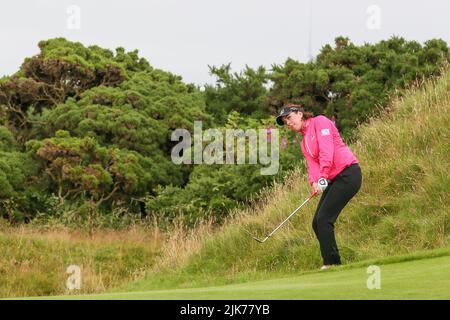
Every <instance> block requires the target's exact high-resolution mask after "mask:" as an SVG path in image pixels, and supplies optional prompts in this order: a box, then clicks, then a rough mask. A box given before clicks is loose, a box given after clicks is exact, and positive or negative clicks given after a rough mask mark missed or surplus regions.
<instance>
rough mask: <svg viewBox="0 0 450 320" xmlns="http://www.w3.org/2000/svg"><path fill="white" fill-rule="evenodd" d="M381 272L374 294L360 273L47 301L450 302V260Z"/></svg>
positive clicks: (398, 265) (397, 266)
mask: <svg viewBox="0 0 450 320" xmlns="http://www.w3.org/2000/svg"><path fill="white" fill-rule="evenodd" d="M379 267H380V270H381V288H380V289H368V287H367V280H368V278H369V276H370V274H368V273H367V267H359V268H351V269H341V268H336V269H335V270H328V271H325V272H315V273H308V274H304V275H299V276H295V277H286V278H280V279H274V280H265V281H256V282H248V283H241V284H235V285H226V286H215V287H204V288H193V289H176V290H154V291H140V292H127V293H112V294H99V295H83V296H60V297H46V299H48V298H50V299H151V300H171V299H180V300H184V299H189V300H197V299H199V300H208V299H219V300H220V299H240V300H245V299H450V256H443V257H437V258H430V259H421V260H414V261H408V262H401V263H393V264H383V265H380V266H379Z"/></svg>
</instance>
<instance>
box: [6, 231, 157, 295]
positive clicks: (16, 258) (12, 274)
mask: <svg viewBox="0 0 450 320" xmlns="http://www.w3.org/2000/svg"><path fill="white" fill-rule="evenodd" d="M163 243H164V238H163V236H162V234H159V233H158V232H157V229H155V230H154V232H144V230H140V229H139V228H132V229H128V230H122V231H117V230H109V231H108V230H101V231H100V230H99V231H97V232H95V234H94V235H92V236H89V235H88V234H87V233H83V232H79V231H74V230H69V229H64V228H57V229H54V230H51V229H50V230H48V229H42V230H41V229H39V228H37V227H33V228H30V227H28V226H26V227H24V226H22V227H14V228H12V227H10V226H5V225H3V226H2V225H0V297H1V298H6V297H20V296H41V295H59V294H79V293H93V292H102V291H105V290H108V289H111V288H113V287H116V286H119V285H123V284H124V283H126V282H129V281H132V280H136V279H140V278H142V277H143V275H144V274H145V270H147V269H149V268H150V267H151V266H152V265H153V264H154V262H155V261H156V257H157V256H158V255H159V254H160V247H161V245H162V244H163ZM70 265H77V266H79V267H80V269H81V289H80V290H73V291H72V290H69V289H68V287H67V285H66V283H67V279H68V277H69V276H70V274H67V268H68V267H69V266H70Z"/></svg>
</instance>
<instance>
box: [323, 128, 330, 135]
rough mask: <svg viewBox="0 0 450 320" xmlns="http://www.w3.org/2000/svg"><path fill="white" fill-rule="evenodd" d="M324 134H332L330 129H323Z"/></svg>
mask: <svg viewBox="0 0 450 320" xmlns="http://www.w3.org/2000/svg"><path fill="white" fill-rule="evenodd" d="M322 135H323V136H329V135H330V129H322Z"/></svg>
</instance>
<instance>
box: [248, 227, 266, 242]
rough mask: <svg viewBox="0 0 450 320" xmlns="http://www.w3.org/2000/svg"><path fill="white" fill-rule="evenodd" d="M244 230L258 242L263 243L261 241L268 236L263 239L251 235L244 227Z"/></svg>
mask: <svg viewBox="0 0 450 320" xmlns="http://www.w3.org/2000/svg"><path fill="white" fill-rule="evenodd" d="M244 231H245V232H247V233H248V234H249V235H250V236H251V237H252V238H253V240H255V241H257V242H259V243H263V242H265V241H266V240H267V239H268V237H266V238H265V239H264V240H261V239H258V238H257V237H255V236H253V235H252V234H251V233H250V232H249V231H248V230H246V229H244Z"/></svg>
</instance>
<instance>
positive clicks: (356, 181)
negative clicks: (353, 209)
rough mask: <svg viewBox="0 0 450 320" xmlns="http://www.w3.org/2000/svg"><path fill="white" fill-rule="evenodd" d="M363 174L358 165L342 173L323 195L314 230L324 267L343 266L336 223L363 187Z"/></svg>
mask: <svg viewBox="0 0 450 320" xmlns="http://www.w3.org/2000/svg"><path fill="white" fill-rule="evenodd" d="M361 181H362V174H361V168H360V167H359V165H358V164H352V165H351V166H349V167H347V168H345V169H344V170H342V171H341V173H339V174H338V175H337V176H336V177H335V178H334V179H333V181H331V182H330V183H329V184H328V187H327V188H326V190H325V191H324V192H323V193H322V197H321V198H320V201H319V204H318V206H317V209H316V213H315V215H314V218H313V223H312V226H313V229H314V233H315V234H316V237H317V239H318V240H319V243H320V252H321V254H322V258H323V264H324V265H332V264H341V257H340V255H339V249H338V247H337V244H336V239H335V237H334V223H335V222H336V219H337V218H338V216H339V214H340V213H341V211H342V209H343V208H344V207H345V206H346V204H347V203H348V202H349V201H350V199H351V198H353V196H354V195H355V194H356V193H357V192H358V191H359V189H360V187H361Z"/></svg>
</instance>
